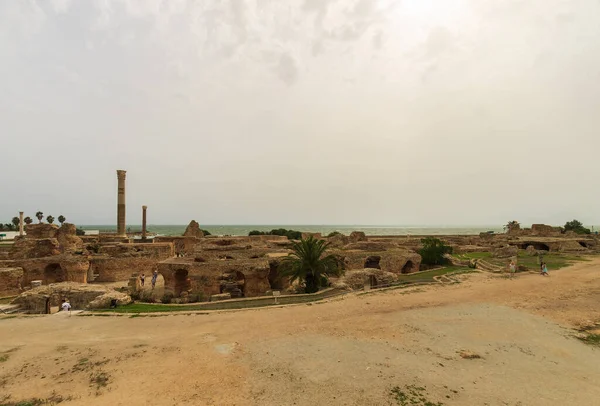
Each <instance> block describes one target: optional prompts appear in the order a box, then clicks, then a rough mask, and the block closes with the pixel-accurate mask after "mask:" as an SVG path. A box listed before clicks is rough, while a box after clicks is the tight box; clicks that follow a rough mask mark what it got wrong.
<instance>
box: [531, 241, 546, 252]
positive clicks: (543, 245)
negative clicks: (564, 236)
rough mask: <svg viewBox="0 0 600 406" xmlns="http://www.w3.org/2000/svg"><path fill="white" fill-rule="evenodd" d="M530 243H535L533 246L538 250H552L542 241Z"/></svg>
mask: <svg viewBox="0 0 600 406" xmlns="http://www.w3.org/2000/svg"><path fill="white" fill-rule="evenodd" d="M530 245H533V248H535V249H536V250H538V251H550V247H548V246H547V245H546V244H542V243H540V242H536V243H533V244H530Z"/></svg>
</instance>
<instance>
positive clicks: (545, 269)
mask: <svg viewBox="0 0 600 406" xmlns="http://www.w3.org/2000/svg"><path fill="white" fill-rule="evenodd" d="M541 275H543V276H550V274H549V273H548V266H547V265H546V263H545V262H542V273H541Z"/></svg>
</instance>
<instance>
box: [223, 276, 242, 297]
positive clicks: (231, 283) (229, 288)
mask: <svg viewBox="0 0 600 406" xmlns="http://www.w3.org/2000/svg"><path fill="white" fill-rule="evenodd" d="M220 291H221V293H229V294H230V295H231V297H232V298H239V297H245V296H246V277H245V276H244V274H243V273H241V272H240V271H230V272H226V273H224V274H223V275H222V276H221V286H220Z"/></svg>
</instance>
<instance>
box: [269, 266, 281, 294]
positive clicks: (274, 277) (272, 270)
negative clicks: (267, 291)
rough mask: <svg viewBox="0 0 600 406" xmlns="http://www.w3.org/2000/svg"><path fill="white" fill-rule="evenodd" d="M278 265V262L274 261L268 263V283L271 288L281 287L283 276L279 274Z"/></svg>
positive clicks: (279, 288) (278, 288)
mask: <svg viewBox="0 0 600 406" xmlns="http://www.w3.org/2000/svg"><path fill="white" fill-rule="evenodd" d="M278 267H279V264H278V263H277V262H276V261H272V262H270V263H269V285H270V286H271V289H272V290H282V289H283V278H282V277H281V275H279V271H278V269H277V268H278Z"/></svg>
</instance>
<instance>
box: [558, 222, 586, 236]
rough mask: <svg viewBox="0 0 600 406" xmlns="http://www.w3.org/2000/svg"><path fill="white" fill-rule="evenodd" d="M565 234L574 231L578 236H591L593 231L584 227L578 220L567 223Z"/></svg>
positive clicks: (564, 228)
mask: <svg viewBox="0 0 600 406" xmlns="http://www.w3.org/2000/svg"><path fill="white" fill-rule="evenodd" d="M563 230H564V231H565V232H567V231H574V232H575V233H577V234H590V233H591V231H590V229H589V228H586V227H584V226H583V223H582V222H581V221H578V220H573V221H567V223H566V224H565V226H564V227H563Z"/></svg>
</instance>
